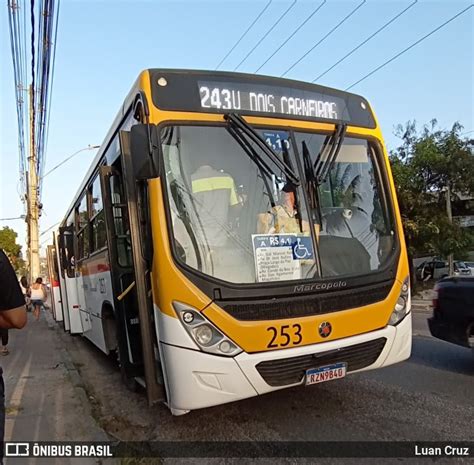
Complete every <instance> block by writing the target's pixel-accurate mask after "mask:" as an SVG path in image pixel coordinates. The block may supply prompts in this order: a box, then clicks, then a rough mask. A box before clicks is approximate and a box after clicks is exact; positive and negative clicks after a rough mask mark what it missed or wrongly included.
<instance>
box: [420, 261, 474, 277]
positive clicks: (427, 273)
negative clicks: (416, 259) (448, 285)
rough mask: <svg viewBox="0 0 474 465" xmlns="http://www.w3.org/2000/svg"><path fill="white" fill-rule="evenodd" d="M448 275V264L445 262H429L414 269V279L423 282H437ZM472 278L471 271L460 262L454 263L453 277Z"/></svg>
mask: <svg viewBox="0 0 474 465" xmlns="http://www.w3.org/2000/svg"><path fill="white" fill-rule="evenodd" d="M448 275H449V264H448V262H447V261H445V260H431V261H426V262H423V263H422V264H421V265H418V267H417V269H416V277H417V278H418V279H419V280H421V281H425V280H427V279H434V280H438V279H440V278H444V277H445V276H448ZM471 275H473V276H474V273H471V269H470V268H469V267H468V266H467V265H466V264H465V263H464V262H462V261H459V260H456V261H455V262H454V276H471Z"/></svg>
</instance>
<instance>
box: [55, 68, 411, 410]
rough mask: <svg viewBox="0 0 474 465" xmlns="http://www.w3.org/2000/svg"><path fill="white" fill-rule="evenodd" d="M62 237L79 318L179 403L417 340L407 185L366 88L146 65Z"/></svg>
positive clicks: (394, 356)
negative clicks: (404, 208) (397, 178)
mask: <svg viewBox="0 0 474 465" xmlns="http://www.w3.org/2000/svg"><path fill="white" fill-rule="evenodd" d="M58 246H59V254H58V257H59V260H58V261H59V266H60V268H61V270H62V272H61V273H60V276H61V277H62V278H61V279H62V280H65V279H66V280H67V283H66V284H67V286H66V285H62V286H61V290H65V292H66V293H67V294H68V295H67V299H66V300H67V301H69V300H71V301H73V303H74V304H75V305H77V308H76V309H75V308H73V307H71V309H70V311H69V313H70V321H71V325H72V324H73V321H75V322H76V327H77V326H78V324H77V322H78V321H79V322H80V332H82V334H83V335H84V336H85V337H87V338H88V339H90V340H91V341H92V342H93V343H94V344H95V345H97V347H99V348H100V349H101V350H102V351H103V352H105V353H110V352H116V353H117V355H118V359H119V363H120V367H121V370H122V374H123V378H124V380H125V381H126V382H127V383H129V384H132V385H133V384H134V383H137V382H138V383H140V384H142V385H144V386H145V387H146V389H147V393H148V399H149V401H150V402H151V403H152V402H155V401H158V400H161V401H164V402H166V404H167V405H168V407H169V408H170V410H171V412H172V413H173V414H174V415H181V414H184V413H187V412H189V411H191V410H195V409H199V408H204V407H209V406H213V405H218V404H223V403H226V402H232V401H237V400H240V399H245V398H248V397H252V396H256V395H260V394H265V393H267V392H271V391H275V390H277V389H283V388H286V387H290V386H298V385H301V386H309V385H311V384H315V383H320V382H324V381H328V380H335V379H339V378H342V377H344V376H345V375H346V374H349V373H353V372H357V371H362V370H370V369H375V368H379V367H383V366H387V365H390V364H393V363H397V362H400V361H402V360H405V359H407V358H408V357H409V356H410V352H411V314H410V290H409V270H408V262H407V253H406V247H405V242H404V237H403V231H402V223H401V220H400V213H399V210H398V204H397V199H396V193H395V187H394V184H393V179H392V175H391V172H390V166H389V161H388V157H387V152H386V149H385V147H384V142H383V138H382V134H381V131H380V128H379V126H378V124H377V120H376V118H375V116H374V113H373V111H372V109H371V107H370V105H369V103H368V101H367V100H366V99H364V98H363V97H361V96H359V95H355V94H351V93H347V92H343V91H340V90H335V89H331V88H328V87H322V86H319V85H314V84H309V83H305V82H299V81H293V80H287V79H280V78H274V77H267V76H257V75H249V74H241V73H228V72H215V71H191V70H171V69H150V70H146V71H143V72H142V73H141V74H140V75H139V77H138V79H137V80H136V82H135V84H134V85H133V87H132V89H131V91H130V93H129V94H128V96H127V97H126V99H125V101H124V103H123V106H122V107H121V108H120V111H119V113H118V115H117V117H116V118H115V121H114V123H113V125H112V127H111V128H110V130H109V132H108V134H107V136H106V137H105V140H104V142H103V144H102V146H101V148H100V151H99V152H98V154H97V157H96V158H95V160H94V162H93V164H92V165H91V167H90V169H89V171H88V173H87V175H86V177H85V179H84V181H83V182H82V184H81V185H80V187H79V190H78V192H77V195H76V196H75V197H74V199H73V200H72V203H71V206H70V208H69V209H68V210H67V211H66V212H65V215H64V221H63V222H62V224H61V227H60V229H59V240H58ZM62 284H64V283H62ZM73 287H74V289H73ZM70 292H71V293H72V297H71V299H69V293H70ZM62 300H63V303H64V302H65V301H66V300H65V299H64V296H62ZM75 332H77V331H75Z"/></svg>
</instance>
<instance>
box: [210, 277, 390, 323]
mask: <svg viewBox="0 0 474 465" xmlns="http://www.w3.org/2000/svg"><path fill="white" fill-rule="evenodd" d="M392 286H393V281H390V282H389V283H387V282H384V283H382V284H376V285H372V286H364V287H363V288H359V289H348V290H344V291H336V290H334V291H331V292H326V293H321V294H316V295H314V294H313V295H309V296H308V295H306V296H292V297H291V298H285V297H279V298H278V299H274V300H257V301H255V300H254V301H253V302H251V303H246V302H239V303H230V302H229V303H227V302H222V301H221V302H217V303H218V305H219V306H220V307H221V308H223V309H224V310H225V311H226V312H227V313H229V315H231V316H233V317H234V318H236V319H237V320H244V321H256V320H279V319H283V318H298V317H302V316H310V315H321V314H324V313H332V312H337V311H340V310H347V309H349V308H356V307H363V306H364V305H370V304H374V303H376V302H380V301H382V300H385V299H386V298H387V296H388V294H389V292H390V290H391V289H392Z"/></svg>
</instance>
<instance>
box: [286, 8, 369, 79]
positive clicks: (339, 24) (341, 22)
mask: <svg viewBox="0 0 474 465" xmlns="http://www.w3.org/2000/svg"><path fill="white" fill-rule="evenodd" d="M366 1H367V0H362V2H360V3H359V5H357V6H356V7H355V8H354V9H353V10H352V11H351V12H350V13H349V14H348V15H347V16H345V17H344V18H343V19H342V20H341V21H339V22H338V23H337V24H336V25H335V26H334V27H333V28H332V29H331V30H330V31H329V32H328V33H327V34H326V35H325V36H324V37H323V38H322V39H320V40H319V41H318V42H316V44H314V45H313V46H312V47H311V48H310V49H309V50H308V51H307V52H306V53H304V54H303V55H302V56H301V57H300V58H298V60H296V61H295V62H294V63H293V64H292V65H291V66H290V67H289V68H288V69H287V70H286V71H285V72H284V73H283V74H282V75H281V76H282V77H283V76H285V75H286V74H288V72H289V71H291V70H292V69H293V68H294V67H295V66H296V65H297V64H298V63H299V62H300V61H301V60H303V59H304V58H306V56H308V55H309V54H310V53H311V52H312V51H313V50H314V49H315V48H316V47H317V46H318V45H319V44H321V43H322V42H324V41H325V40H326V39H327V38H328V37H329V36H330V35H331V34H332V33H333V32H334V31H335V30H336V29H338V28H339V27H340V26H342V25H343V24H344V23H345V22H346V21H347V20H348V19H349V18H350V17H351V16H352V15H353V14H354V13H355V12H356V11H357V10H358V9H359V8H361V7H362V6H363V5H364V3H366Z"/></svg>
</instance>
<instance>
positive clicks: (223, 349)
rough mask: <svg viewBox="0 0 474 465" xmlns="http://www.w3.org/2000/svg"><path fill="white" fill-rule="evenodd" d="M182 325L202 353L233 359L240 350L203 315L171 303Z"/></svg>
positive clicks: (182, 305) (179, 304)
mask: <svg viewBox="0 0 474 465" xmlns="http://www.w3.org/2000/svg"><path fill="white" fill-rule="evenodd" d="M173 307H174V309H175V311H176V313H177V315H178V317H179V321H181V323H182V325H183V326H184V328H185V329H186V331H187V332H188V334H189V335H190V336H191V337H192V338H193V341H194V342H196V344H197V345H198V346H199V348H200V349H201V350H202V351H203V352H208V353H211V354H218V355H226V356H228V357H233V356H234V355H237V354H239V353H240V352H242V349H241V348H240V347H239V346H237V345H236V344H235V343H234V342H232V341H231V340H230V339H229V338H228V337H226V336H224V334H222V333H221V332H220V331H219V330H218V329H217V328H216V327H215V326H214V325H213V324H211V322H210V321H208V320H207V319H206V318H205V317H204V315H202V314H201V313H200V312H198V311H197V310H196V309H194V308H192V307H190V306H189V305H185V304H182V303H180V302H173Z"/></svg>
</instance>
